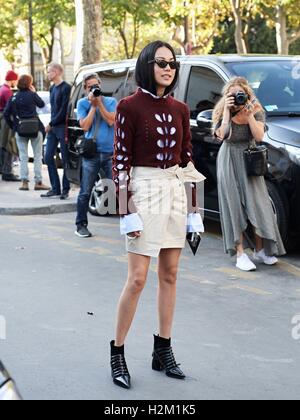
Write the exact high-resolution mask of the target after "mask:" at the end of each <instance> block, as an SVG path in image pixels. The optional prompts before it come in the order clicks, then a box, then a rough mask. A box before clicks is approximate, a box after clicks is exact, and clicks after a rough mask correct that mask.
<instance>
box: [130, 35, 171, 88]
mask: <svg viewBox="0 0 300 420" xmlns="http://www.w3.org/2000/svg"><path fill="white" fill-rule="evenodd" d="M163 47H166V48H168V49H169V50H170V51H171V53H172V54H173V57H174V60H176V54H175V51H174V49H173V47H172V46H171V45H170V44H168V43H167V42H163V41H155V42H152V43H151V44H149V45H147V47H145V48H144V49H143V51H142V52H141V53H140V56H139V58H138V61H137V65H136V70H135V80H136V83H137V85H138V86H139V87H140V88H142V89H145V90H147V91H148V92H151V93H152V94H153V95H157V83H156V80H155V73H154V66H155V64H154V63H153V64H149V61H152V60H154V59H155V55H156V52H157V50H159V49H160V48H163ZM178 79H179V69H177V70H176V75H175V78H174V80H173V83H172V84H171V86H169V87H167V88H166V91H165V94H166V95H168V94H170V93H172V92H173V91H174V90H175V88H176V86H177V84H178Z"/></svg>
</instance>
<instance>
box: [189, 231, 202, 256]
mask: <svg viewBox="0 0 300 420" xmlns="http://www.w3.org/2000/svg"><path fill="white" fill-rule="evenodd" d="M186 240H187V241H188V243H189V245H190V247H191V250H192V252H193V254H194V255H196V254H197V251H198V249H199V246H200V244H201V241H202V237H201V235H200V233H197V232H196V233H188V234H187V237H186Z"/></svg>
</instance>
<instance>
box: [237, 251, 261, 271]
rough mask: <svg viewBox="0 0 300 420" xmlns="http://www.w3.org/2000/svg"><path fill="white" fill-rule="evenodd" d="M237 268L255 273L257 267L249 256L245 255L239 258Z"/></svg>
mask: <svg viewBox="0 0 300 420" xmlns="http://www.w3.org/2000/svg"><path fill="white" fill-rule="evenodd" d="M236 267H237V268H239V269H240V270H242V271H255V270H256V265H255V264H253V262H252V261H251V260H250V258H249V257H248V255H247V254H243V255H241V256H240V257H238V258H237V263H236Z"/></svg>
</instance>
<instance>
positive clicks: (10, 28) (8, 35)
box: [0, 0, 23, 61]
mask: <svg viewBox="0 0 300 420" xmlns="http://www.w3.org/2000/svg"><path fill="white" fill-rule="evenodd" d="M14 7H15V0H0V10H1V23H0V49H1V50H2V51H3V53H4V56H5V57H6V59H7V60H8V61H13V60H14V50H15V49H16V48H17V46H18V44H19V43H20V42H22V41H23V38H22V36H21V35H19V34H18V33H17V13H16V11H15V10H14Z"/></svg>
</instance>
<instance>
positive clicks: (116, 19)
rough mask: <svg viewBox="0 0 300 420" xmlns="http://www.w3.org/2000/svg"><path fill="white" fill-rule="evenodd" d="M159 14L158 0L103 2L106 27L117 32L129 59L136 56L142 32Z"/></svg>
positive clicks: (112, 0)
mask: <svg viewBox="0 0 300 420" xmlns="http://www.w3.org/2000/svg"><path fill="white" fill-rule="evenodd" d="M157 12H158V2H157V0H118V1H115V0H103V17H104V25H105V27H106V28H113V29H114V30H116V31H117V33H118V35H119V36H120V38H121V40H122V42H123V46H124V50H125V55H126V57H127V58H128V59H130V58H133V57H134V56H135V55H136V52H137V46H138V43H139V40H140V36H141V31H142V29H143V30H144V27H145V26H147V25H150V24H152V23H153V22H154V20H155V19H158V14H157Z"/></svg>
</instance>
